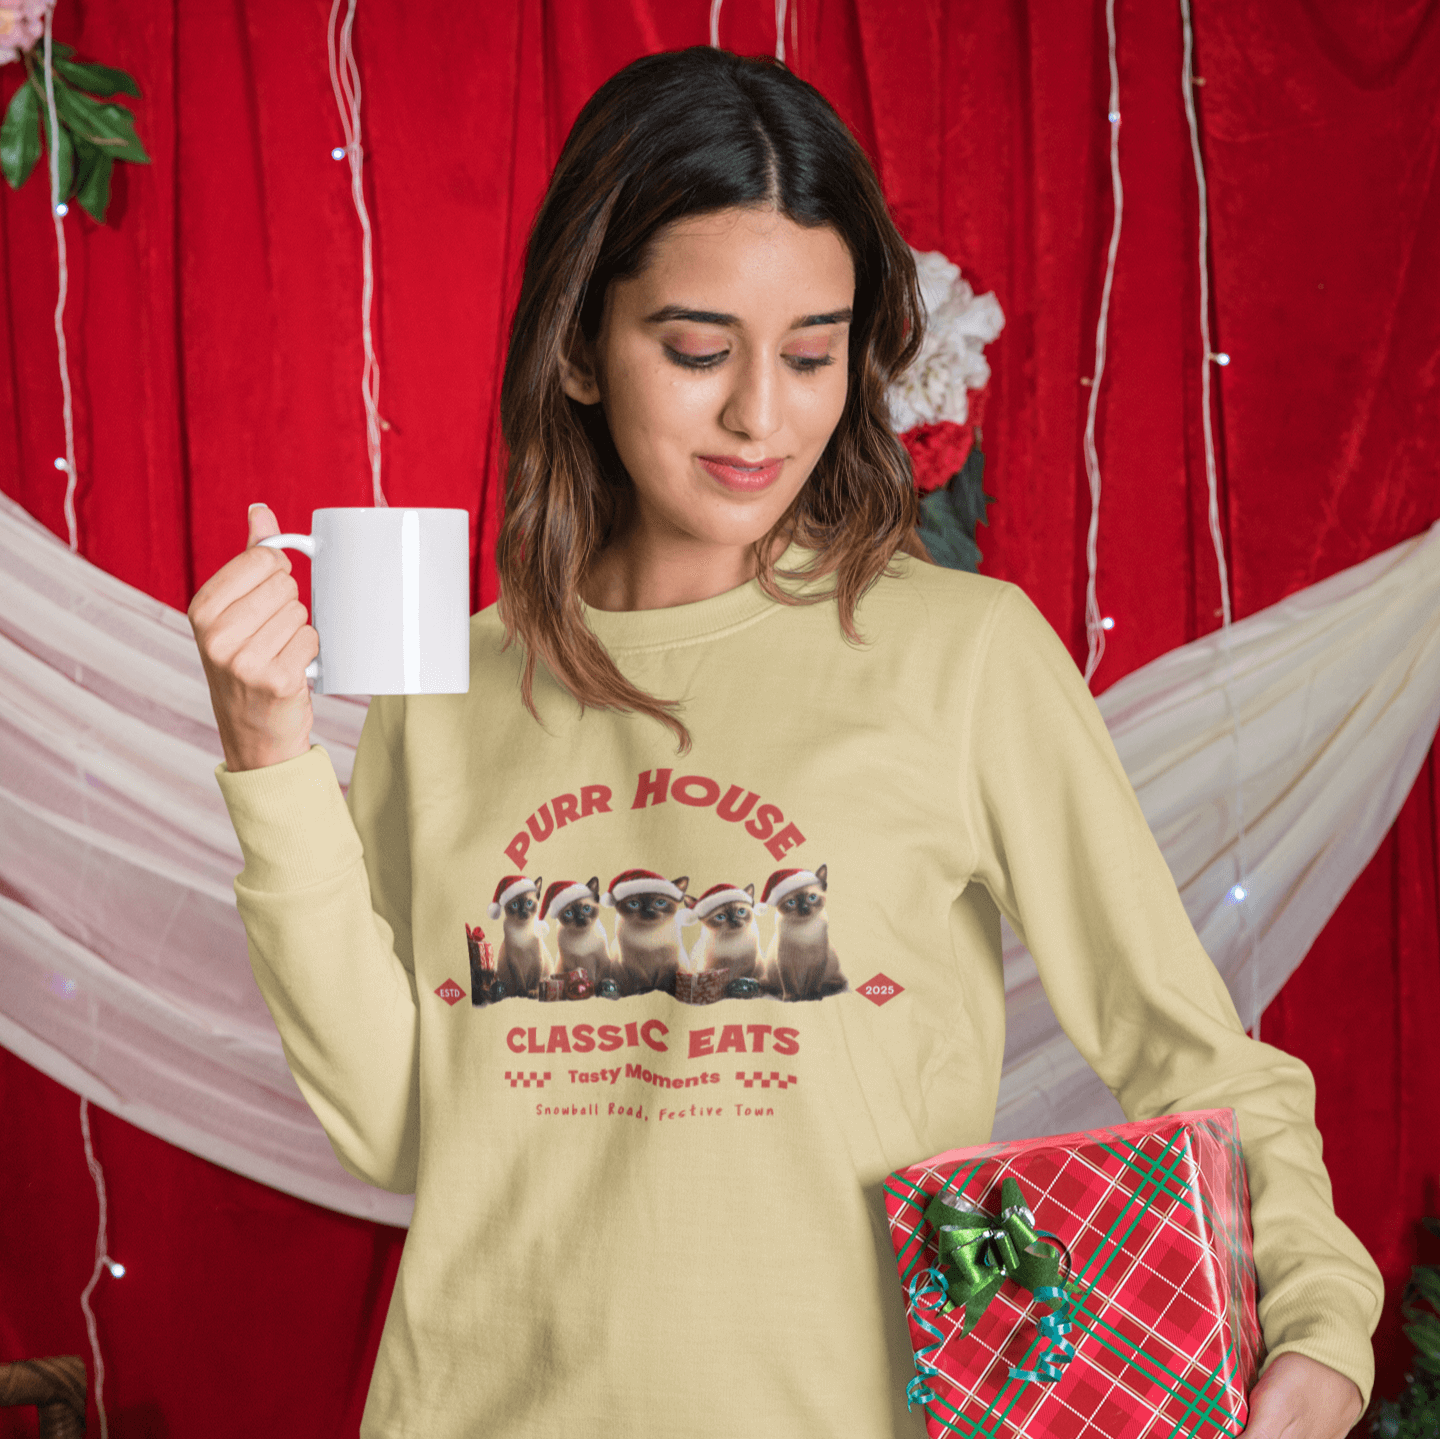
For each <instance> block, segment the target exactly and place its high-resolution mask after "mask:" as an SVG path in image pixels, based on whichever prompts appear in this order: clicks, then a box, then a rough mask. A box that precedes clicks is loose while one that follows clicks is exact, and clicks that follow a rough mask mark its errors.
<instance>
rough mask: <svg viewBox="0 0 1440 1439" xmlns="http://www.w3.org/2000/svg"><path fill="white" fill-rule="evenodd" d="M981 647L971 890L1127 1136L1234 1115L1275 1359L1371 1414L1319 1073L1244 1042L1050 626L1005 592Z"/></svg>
mask: <svg viewBox="0 0 1440 1439" xmlns="http://www.w3.org/2000/svg"><path fill="white" fill-rule="evenodd" d="M987 631H988V632H987V633H985V634H984V635H983V636H982V638H981V643H980V649H979V657H978V659H977V661H976V672H975V676H974V684H973V687H972V700H971V704H972V714H971V721H970V726H969V729H970V762H969V764H968V765H967V766H966V776H965V779H964V783H965V784H966V785H967V786H968V793H967V794H966V795H965V800H964V808H965V812H966V814H967V815H968V817H969V823H970V826H971V829H972V840H973V842H974V844H975V846H976V853H977V856H978V859H977V877H978V878H979V879H980V881H981V882H982V883H983V884H984V886H985V887H986V888H987V889H988V890H989V892H990V894H991V896H992V897H993V898H994V900H995V902H996V903H997V905H998V906H999V907H1000V909H1001V911H1002V912H1003V913H1004V914H1005V915H1006V916H1007V917H1008V918H1009V920H1010V922H1011V924H1012V925H1013V926H1014V927H1015V931H1016V933H1017V934H1019V935H1020V936H1021V937H1022V938H1023V939H1024V940H1025V942H1026V944H1027V945H1028V946H1029V948H1030V952H1031V954H1032V955H1033V956H1034V959H1035V963H1036V965H1037V967H1038V970H1039V974H1040V978H1041V980H1042V982H1043V983H1044V986H1045V990H1046V993H1047V994H1048V996H1049V998H1050V1001H1051V1004H1052V1005H1053V1007H1054V1009H1055V1013H1056V1015H1057V1017H1058V1018H1059V1020H1060V1023H1061V1025H1062V1027H1063V1028H1064V1030H1065V1032H1066V1034H1068V1035H1069V1036H1070V1039H1071V1040H1072V1041H1073V1042H1074V1044H1075V1047H1076V1048H1077V1049H1078V1050H1079V1051H1080V1053H1081V1054H1083V1055H1084V1056H1085V1058H1086V1059H1087V1060H1088V1061H1089V1062H1090V1064H1091V1065H1092V1066H1093V1067H1094V1069H1095V1071H1096V1072H1097V1073H1098V1074H1099V1076H1100V1078H1101V1079H1102V1080H1104V1082H1105V1083H1106V1084H1107V1085H1108V1086H1109V1088H1110V1090H1111V1092H1112V1093H1113V1094H1114V1095H1115V1097H1116V1098H1117V1099H1118V1100H1119V1102H1120V1104H1121V1106H1122V1107H1123V1108H1124V1110H1125V1113H1126V1114H1127V1115H1128V1116H1129V1117H1130V1118H1131V1119H1148V1118H1153V1117H1155V1116H1156V1115H1160V1114H1168V1113H1179V1112H1183V1111H1186V1110H1196V1109H1211V1108H1233V1109H1234V1111H1235V1113H1236V1116H1237V1119H1238V1122H1239V1128H1240V1138H1241V1143H1242V1145H1243V1148H1244V1152H1245V1162H1246V1168H1247V1171H1248V1174H1249V1180H1250V1197H1251V1214H1252V1220H1253V1224H1254V1231H1255V1264H1256V1270H1257V1273H1258V1280H1259V1293H1260V1304H1259V1310H1260V1322H1261V1326H1262V1329H1263V1331H1264V1335H1265V1343H1266V1347H1267V1349H1268V1351H1269V1360H1273V1359H1274V1358H1275V1357H1276V1356H1277V1355H1280V1354H1284V1353H1287V1352H1290V1351H1294V1352H1296V1353H1299V1354H1305V1355H1308V1356H1309V1357H1310V1358H1312V1359H1317V1360H1319V1361H1320V1362H1321V1363H1324V1364H1328V1365H1329V1366H1330V1367H1331V1368H1333V1369H1336V1370H1339V1372H1340V1373H1342V1374H1344V1375H1346V1376H1347V1377H1348V1378H1350V1379H1353V1380H1354V1381H1355V1384H1356V1385H1357V1386H1358V1387H1359V1389H1360V1392H1361V1395H1362V1396H1363V1397H1364V1399H1365V1402H1366V1403H1368V1402H1369V1397H1370V1387H1371V1383H1372V1381H1373V1378H1374V1358H1373V1354H1372V1352H1371V1348H1370V1342H1369V1336H1370V1334H1371V1333H1373V1332H1374V1329H1375V1325H1376V1322H1377V1320H1378V1318H1379V1314H1380V1306H1381V1303H1382V1300H1383V1293H1384V1291H1383V1285H1382V1281H1381V1278H1380V1274H1379V1271H1378V1270H1377V1269H1376V1267H1375V1264H1374V1261H1373V1260H1372V1259H1371V1258H1370V1256H1369V1255H1368V1254H1367V1253H1366V1251H1365V1250H1364V1249H1363V1248H1362V1247H1361V1245H1360V1243H1359V1241H1358V1240H1357V1239H1356V1238H1355V1236H1354V1235H1353V1234H1352V1233H1351V1232H1350V1230H1349V1229H1347V1228H1346V1227H1345V1225H1344V1224H1342V1223H1341V1222H1340V1220H1339V1219H1338V1218H1337V1217H1336V1214H1335V1210H1334V1206H1333V1203H1332V1200H1331V1192H1330V1180H1329V1176H1328V1175H1327V1174H1326V1171H1325V1166H1324V1163H1323V1161H1322V1159H1321V1142H1320V1134H1319V1131H1318V1130H1317V1129H1316V1127H1315V1088H1314V1082H1313V1080H1312V1078H1311V1075H1310V1071H1309V1070H1308V1069H1307V1068H1306V1066H1305V1065H1304V1064H1303V1063H1301V1062H1300V1061H1299V1060H1298V1059H1295V1058H1293V1057H1292V1056H1291V1055H1288V1054H1285V1053H1283V1052H1281V1051H1280V1050H1277V1049H1274V1048H1272V1047H1271V1046H1269V1045H1266V1044H1262V1043H1259V1042H1257V1041H1255V1040H1252V1039H1250V1038H1249V1037H1248V1036H1247V1035H1246V1034H1245V1031H1244V1029H1243V1027H1242V1026H1241V1023H1240V1020H1239V1018H1238V1016H1237V1015H1236V1012H1235V1007H1234V1005H1233V1003H1232V1002H1231V1000H1230V996H1229V993H1228V992H1227V990H1226V988H1225V985H1224V982H1223V980H1222V979H1221V977H1220V974H1219V972H1218V971H1217V970H1216V968H1215V966H1214V964H1213V963H1212V962H1211V960H1210V958H1209V956H1208V955H1207V954H1206V953H1205V951H1204V949H1203V947H1202V946H1201V944H1200V941H1199V939H1198V938H1197V937H1196V935H1195V931H1194V929H1193V928H1192V927H1191V924H1190V921H1189V918H1188V916H1187V915H1186V913H1185V910H1184V907H1183V906H1182V904H1181V901H1180V896H1179V893H1178V892H1177V890H1176V887H1175V882H1174V879H1173V878H1172V877H1171V874H1170V871H1169V868H1168V867H1167V865H1166V863H1165V860H1164V857H1163V856H1162V855H1161V853H1160V849H1159V846H1158V845H1157V844H1156V843H1155V840H1154V837H1153V836H1152V835H1151V833H1150V828H1149V826H1148V825H1147V823H1146V821H1145V817H1144V815H1143V814H1142V813H1141V810H1140V805H1139V802H1138V800H1137V799H1136V797H1135V793H1134V790H1133V789H1132V788H1131V786H1130V783H1129V780H1128V779H1127V777H1126V775H1125V771H1124V769H1123V768H1122V766H1121V764H1120V760H1119V757H1118V756H1117V755H1116V753H1115V748H1114V745H1113V744H1112V743H1111V740H1110V736H1109V733H1108V731H1107V730H1106V728H1105V724H1104V721H1103V720H1102V719H1101V717H1100V712H1099V710H1098V709H1097V708H1096V706H1095V703H1094V700H1093V699H1092V698H1091V695H1090V692H1089V690H1088V689H1087V688H1086V686H1085V683H1084V681H1083V679H1082V678H1081V676H1080V675H1079V673H1078V672H1077V670H1076V669H1075V666H1074V663H1073V662H1072V661H1071V659H1070V656H1069V654H1068V653H1067V652H1066V650H1065V649H1064V647H1063V646H1062V645H1061V643H1060V641H1059V639H1058V637H1057V636H1056V635H1055V633H1054V631H1053V630H1052V629H1051V628H1050V626H1049V624H1048V623H1047V622H1046V621H1045V619H1044V617H1043V616H1041V615H1040V613H1039V612H1038V611H1037V610H1036V609H1035V607H1034V606H1033V605H1032V604H1031V603H1030V602H1029V600H1027V599H1026V598H1025V596H1024V595H1023V593H1021V592H1020V591H1019V590H1017V589H1015V588H1014V587H1012V586H1007V587H1006V588H1005V589H1004V591H1003V592H1002V594H1001V596H1000V598H999V599H998V600H997V601H996V604H995V607H994V609H993V610H992V611H991V613H990V615H989V618H988V622H987ZM1269 1360H1267V1363H1268V1362H1269Z"/></svg>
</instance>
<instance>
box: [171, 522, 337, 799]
mask: <svg viewBox="0 0 1440 1439" xmlns="http://www.w3.org/2000/svg"><path fill="white" fill-rule="evenodd" d="M249 519H250V536H249V539H248V540H247V542H246V545H245V552H244V554H240V555H236V556H235V558H234V559H233V560H231V561H229V563H228V564H225V565H223V566H221V568H220V569H218V570H217V571H216V572H215V573H214V574H213V575H211V577H210V578H209V579H208V580H206V581H205V583H204V584H203V585H201V586H200V589H199V591H198V592H197V593H196V595H195V598H194V599H193V600H191V601H190V609H189V611H188V613H189V616H190V627H191V628H192V629H193V630H194V631H195V643H196V644H197V645H199V647H200V659H201V662H202V663H203V664H204V666H205V678H206V679H207V680H208V681H209V682H210V703H211V704H212V705H213V706H214V708H215V721H216V723H217V724H218V725H219V727H220V743H221V745H222V746H223V748H224V750H225V765H226V768H227V769H230V770H232V771H238V770H246V769H260V768H261V767H262V766H264V765H271V764H279V763H281V762H282V761H283V760H287V759H296V758H298V757H299V756H300V755H302V754H305V753H306V752H307V751H308V750H309V748H310V726H311V723H312V719H313V717H312V714H311V709H310V687H309V686H308V685H307V684H306V683H305V666H306V665H308V664H309V663H310V661H311V660H313V659H314V658H315V656H316V655H317V654H319V653H320V637H319V635H317V634H316V633H315V631H314V629H313V628H311V626H310V624H309V616H308V614H307V613H306V611H305V606H304V605H302V604H301V603H300V592H299V590H298V588H297V587H296V584H295V580H294V578H293V577H292V575H291V573H290V560H289V557H288V556H287V555H286V554H285V552H284V551H283V550H274V549H270V548H269V547H268V546H265V545H262V544H260V543H259V542H260V541H261V540H262V539H265V538H266V537H267V536H269V535H278V534H279V533H280V526H279V525H278V524H277V523H276V521H275V516H274V514H273V513H272V512H271V510H270V508H269V506H267V505H251V506H250V516H249Z"/></svg>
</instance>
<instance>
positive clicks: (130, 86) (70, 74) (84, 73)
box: [55, 59, 140, 100]
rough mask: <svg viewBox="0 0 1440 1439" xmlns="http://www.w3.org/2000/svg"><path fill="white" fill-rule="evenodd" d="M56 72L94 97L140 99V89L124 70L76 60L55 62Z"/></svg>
mask: <svg viewBox="0 0 1440 1439" xmlns="http://www.w3.org/2000/svg"><path fill="white" fill-rule="evenodd" d="M55 72H56V74H58V75H63V76H64V77H65V78H66V79H67V80H68V81H69V82H70V83H71V84H72V85H74V86H75V87H76V88H77V89H80V90H88V91H89V92H90V93H91V94H92V95H133V96H134V97H135V98H136V99H137V100H138V99H139V98H140V87H139V86H138V85H137V84H136V83H135V81H134V80H133V79H132V78H131V77H130V76H129V75H127V74H126V73H125V71H123V70H113V69H111V67H110V66H109V65H82V64H80V63H79V62H78V61H76V60H59V59H57V60H56V61H55Z"/></svg>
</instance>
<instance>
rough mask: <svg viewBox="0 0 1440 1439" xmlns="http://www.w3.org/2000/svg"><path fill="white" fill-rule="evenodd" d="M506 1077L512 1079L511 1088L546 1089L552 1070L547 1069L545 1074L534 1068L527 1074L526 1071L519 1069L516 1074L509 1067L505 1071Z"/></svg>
mask: <svg viewBox="0 0 1440 1439" xmlns="http://www.w3.org/2000/svg"><path fill="white" fill-rule="evenodd" d="M505 1078H506V1079H508V1080H509V1081H510V1088H511V1089H531V1088H534V1089H544V1088H545V1081H546V1080H547V1079H549V1078H550V1071H549V1070H548V1069H547V1070H546V1071H545V1073H544V1074H538V1073H536V1071H535V1070H533V1069H532V1070H531V1071H530V1072H529V1073H528V1074H526V1073H525V1072H524V1071H522V1070H519V1069H517V1070H516V1071H515V1073H514V1074H511V1073H510V1071H509V1070H508V1069H507V1070H506V1071H505Z"/></svg>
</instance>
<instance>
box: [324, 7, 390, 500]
mask: <svg viewBox="0 0 1440 1439" xmlns="http://www.w3.org/2000/svg"><path fill="white" fill-rule="evenodd" d="M341 3H342V0H334V3H333V4H332V5H331V7H330V24H329V26H328V28H327V30H326V36H325V38H326V48H327V50H328V52H329V58H330V87H331V89H332V90H334V92H335V104H336V106H337V107H338V108H339V111H340V124H341V126H342V127H343V128H344V131H345V148H344V149H343V150H342V151H340V152H339V153H338V154H336V156H335V158H336V159H337V160H338V159H346V160H348V161H349V162H350V196H351V199H353V200H354V202H355V213H356V215H358V216H359V218H360V264H361V269H362V271H363V279H362V280H361V286H360V339H361V344H362V346H363V348H364V352H365V361H364V365H363V367H362V369H361V371H360V399H361V402H362V403H363V404H364V406H365V449H366V452H367V454H368V455H369V458H370V485H371V490H372V492H373V499H374V502H375V504H376V505H377V506H379V507H381V508H384V506H385V504H386V500H385V491H384V489H383V488H382V487H381V484H380V432H381V430H382V429H388V428H389V426H388V425H386V424H385V421H384V420H382V419H381V418H380V362H379V360H378V359H376V357H375V339H374V335H373V333H372V331H371V324H370V315H371V311H372V309H373V308H374V300H375V260H374V243H373V239H372V236H371V232H370V212H369V210H368V209H366V207H365V183H364V166H365V152H364V149H363V148H362V145H361V138H360V99H361V89H360V70H359V67H358V66H357V65H356V64H355V49H354V43H353V36H354V30H355V5H356V0H349V4H348V6H347V8H346V11H345V19H344V21H343V23H342V24H341V25H340V27H339V35H338V39H337V35H336V26H335V22H336V19H337V18H338V17H339V14H340V6H341Z"/></svg>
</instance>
